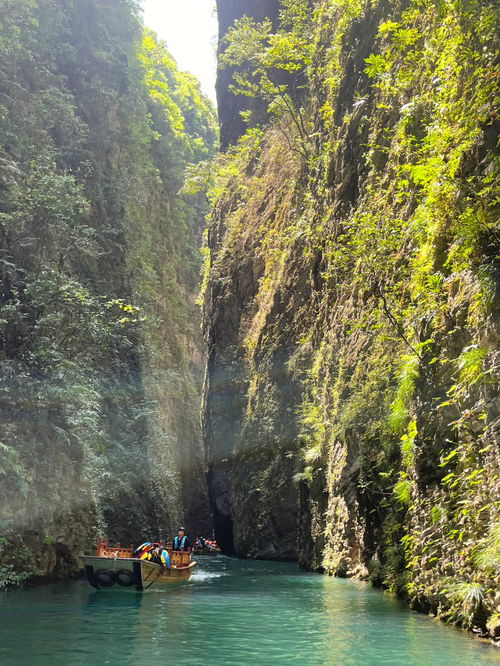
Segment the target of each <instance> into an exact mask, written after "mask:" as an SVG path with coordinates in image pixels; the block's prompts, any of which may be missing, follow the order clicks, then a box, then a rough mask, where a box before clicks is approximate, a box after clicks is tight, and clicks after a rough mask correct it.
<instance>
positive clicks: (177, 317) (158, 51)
mask: <svg viewBox="0 0 500 666" xmlns="http://www.w3.org/2000/svg"><path fill="white" fill-rule="evenodd" d="M0 13H1V16H2V20H1V25H0V52H1V57H0V63H1V64H0V193H1V198H0V272H1V291H0V331H1V333H0V338H1V343H0V344H1V347H0V410H1V413H2V418H1V423H0V587H1V586H2V585H8V584H15V583H18V582H20V581H22V580H25V579H26V578H32V577H34V576H46V575H54V574H55V575H67V574H69V573H73V572H75V571H76V570H78V568H79V567H80V563H79V562H78V556H79V554H80V553H81V552H82V550H84V549H88V548H90V547H92V543H93V542H95V539H96V538H97V536H98V535H101V536H108V537H109V538H110V539H111V540H113V541H121V542H122V543H126V544H129V543H138V542H139V543H140V542H141V541H143V540H144V539H145V538H151V537H153V538H158V537H168V536H171V535H172V534H173V533H174V531H176V530H177V528H178V526H179V523H180V521H182V522H186V523H187V525H188V527H189V528H190V529H192V530H193V531H194V530H203V531H205V530H209V529H210V526H211V522H210V515H209V510H208V508H207V490H206V482H205V475H204V453H203V450H202V446H201V438H200V425H199V399H200V394H201V385H202V378H203V377H202V376H203V368H202V357H203V353H204V352H203V342H202V339H201V335H200V331H199V325H200V324H199V308H198V307H197V306H196V305H195V302H194V301H195V299H196V293H197V289H198V276H199V269H200V263H201V260H200V256H199V245H200V243H201V230H202V227H203V223H204V216H205V214H206V211H207V207H206V203H205V202H204V200H203V199H202V198H201V197H200V196H198V195H197V196H191V195H181V194H179V190H180V189H181V187H182V185H183V180H184V170H185V167H186V165H187V164H188V163H197V162H199V161H200V160H205V159H209V158H211V156H212V155H213V151H214V146H215V142H216V136H217V131H216V126H215V114H214V111H213V109H212V106H211V104H210V102H209V101H208V100H207V99H205V98H204V97H203V96H202V95H201V93H200V89H199V85H198V83H197V82H196V81H195V80H194V78H193V77H191V76H190V75H188V74H183V73H181V72H179V71H178V69H177V67H176V64H175V62H174V61H173V59H172V58H171V56H170V55H169V53H168V52H167V50H166V48H165V46H164V45H163V44H162V43H160V42H159V41H158V39H157V38H156V36H155V35H154V34H153V33H152V32H150V31H149V30H146V29H145V28H144V26H143V25H142V22H141V20H140V18H139V16H138V15H137V9H136V5H135V3H134V2H129V1H128V0H119V1H118V2H117V1H116V0H99V1H98V2H96V1H93V0H20V1H19V2H18V1H17V0H16V2H11V1H10V0H0Z"/></svg>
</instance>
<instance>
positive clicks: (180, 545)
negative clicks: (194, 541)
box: [172, 527, 191, 551]
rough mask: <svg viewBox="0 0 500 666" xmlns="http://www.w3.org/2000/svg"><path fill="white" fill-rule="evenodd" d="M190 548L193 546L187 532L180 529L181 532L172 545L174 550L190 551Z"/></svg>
mask: <svg viewBox="0 0 500 666" xmlns="http://www.w3.org/2000/svg"><path fill="white" fill-rule="evenodd" d="M190 546H191V544H190V542H189V537H188V536H187V534H186V530H185V529H184V528H183V527H180V528H179V532H178V534H177V536H176V537H175V538H174V541H173V543H172V548H173V549H174V550H185V551H189V548H190Z"/></svg>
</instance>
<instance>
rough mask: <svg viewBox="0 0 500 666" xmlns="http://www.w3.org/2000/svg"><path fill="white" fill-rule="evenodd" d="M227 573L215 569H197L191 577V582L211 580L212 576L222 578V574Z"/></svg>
mask: <svg viewBox="0 0 500 666" xmlns="http://www.w3.org/2000/svg"><path fill="white" fill-rule="evenodd" d="M226 575H227V574H225V573H223V572H215V571H195V572H194V573H193V574H192V576H191V579H190V582H200V581H204V580H210V579H211V578H221V577H222V576H226Z"/></svg>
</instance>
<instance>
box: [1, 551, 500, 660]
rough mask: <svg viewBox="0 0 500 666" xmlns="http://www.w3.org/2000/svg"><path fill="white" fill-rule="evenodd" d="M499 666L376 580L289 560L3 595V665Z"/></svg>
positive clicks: (488, 651) (207, 565)
mask: <svg viewBox="0 0 500 666" xmlns="http://www.w3.org/2000/svg"><path fill="white" fill-rule="evenodd" d="M169 662H174V663H177V664H181V665H182V666H206V665H207V663H217V664H222V665H228V666H229V665H231V666H233V665H236V664H238V665H240V664H241V665H242V666H247V665H248V666H252V665H253V664H256V665H257V664H258V665H259V666H267V665H268V664H269V665H271V664H272V665H273V666H276V665H282V664H283V665H288V664H301V665H302V666H304V665H306V666H307V665H311V666H312V665H314V664H318V665H319V664H322V665H327V666H330V665H335V666H350V665H351V664H356V665H363V666H365V665H366V666H378V665H379V664H380V665H382V664H383V665H384V666H385V665H390V664H401V665H402V664H405V665H409V666H411V665H412V664H415V665H418V666H425V665H427V664H429V665H431V664H432V666H449V664H451V663H454V662H456V663H458V664H461V665H464V666H467V665H468V664H474V666H479V665H480V664H491V663H497V664H500V654H499V653H497V652H496V651H495V650H494V649H493V648H489V647H487V646H484V645H480V644H478V643H477V642H474V641H473V640H472V639H471V638H469V637H467V636H466V635H464V634H462V633H460V632H456V631H453V630H451V629H450V628H447V627H444V626H442V625H440V624H436V623H435V622H433V621H432V620H430V619H429V618H426V617H424V616H420V615H417V614H415V613H411V612H410V611H408V610H407V609H406V608H405V607H404V606H403V605H402V604H400V603H399V602H398V601H395V600H393V599H391V598H390V597H388V596H386V595H384V594H382V593H380V592H378V591H375V590H372V589H371V588H370V587H369V586H367V585H364V584H359V583H354V582H352V581H345V580H344V581H343V580H337V579H331V578H326V577H323V576H315V575H311V574H303V573H300V572H298V571H297V570H296V569H295V568H294V566H293V565H290V564H283V563H265V562H244V561H241V560H236V559H231V558H224V557H216V558H213V559H212V558H204V559H203V560H202V561H201V568H200V569H199V570H198V571H197V572H196V573H195V575H194V576H193V578H192V580H191V581H190V582H189V583H188V584H186V585H184V586H182V587H178V588H175V589H171V590H167V591H165V590H162V589H160V590H159V591H154V588H152V590H151V591H149V592H147V593H145V594H140V593H136V592H132V591H121V590H120V591H114V590H106V591H93V590H91V589H90V588H88V587H87V585H86V583H84V582H83V581H82V582H76V583H62V584H59V585H52V586H45V587H42V588H36V589H32V590H24V591H22V592H16V593H14V594H10V595H0V663H1V664H2V666H11V664H12V666H14V664H15V666H18V665H19V664H25V663H30V664H33V665H34V666H45V665H47V666H49V665H50V666H63V665H64V666H80V665H82V666H83V665H85V666H88V665H89V664H96V666H100V665H101V664H108V663H109V664H114V663H120V665H121V666H126V665H128V664H130V665H132V664H133V665H134V666H143V665H144V666H146V665H148V666H149V665H150V664H151V663H155V664H165V663H169Z"/></svg>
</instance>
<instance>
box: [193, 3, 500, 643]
mask: <svg viewBox="0 0 500 666" xmlns="http://www.w3.org/2000/svg"><path fill="white" fill-rule="evenodd" d="M246 7H247V3H244V2H241V3H239V12H240V13H243V12H244V11H245V10H246ZM270 7H271V14H272V16H273V18H274V17H275V16H276V13H275V7H274V5H272V6H270ZM282 7H283V8H285V9H286V10H287V11H288V12H292V18H291V19H290V18H289V19H287V21H288V22H285V21H284V20H283V17H282V22H281V25H280V26H278V28H276V27H275V32H274V33H273V34H266V35H265V36H264V37H262V33H263V31H262V30H261V31H260V33H258V31H257V30H255V31H253V32H252V31H251V30H247V33H246V34H245V35H244V37H245V39H247V40H248V39H250V37H252V36H253V37H255V39H259V40H261V41H260V42H259V48H260V49H261V51H259V52H263V49H265V48H267V49H268V51H267V55H266V56H265V57H264V58H263V59H262V60H261V61H260V62H261V63H264V65H259V66H260V67H261V69H260V70H259V72H260V73H257V74H255V72H254V74H253V75H252V76H253V78H252V80H251V81H252V84H254V88H253V89H254V91H255V95H256V96H257V97H258V98H259V95H260V101H261V103H264V102H265V103H266V104H268V108H269V109H270V118H269V120H268V122H267V123H266V124H265V125H263V126H261V128H260V129H259V128H257V129H255V128H254V129H250V130H249V131H248V132H247V133H246V134H245V136H243V137H242V138H241V139H240V140H239V142H238V143H237V145H236V146H235V147H233V148H230V149H229V151H228V153H227V154H226V155H224V156H222V157H221V158H220V160H219V168H218V181H217V183H216V186H215V188H214V191H215V192H216V194H218V199H217V202H216V204H215V207H214V212H213V219H212V224H211V228H210V234H209V249H210V266H209V273H208V281H207V289H206V303H205V334H206V339H207V343H208V366H207V378H206V391H205V422H204V436H205V443H206V449H207V452H208V457H209V477H208V482H209V493H210V496H211V501H212V507H213V510H214V519H215V526H216V532H217V537H218V538H219V539H220V540H221V542H222V543H223V544H224V545H225V546H226V548H232V547H234V550H235V552H236V553H238V554H240V555H244V556H251V557H267V558H273V557H275V558H293V557H298V559H299V561H300V563H301V565H302V566H304V567H306V568H310V569H313V570H322V571H325V572H327V573H332V574H337V575H343V576H357V577H360V578H368V577H370V578H371V580H372V581H373V582H374V583H375V584H378V585H384V586H387V587H389V588H391V589H392V590H394V591H395V592H397V593H398V594H400V595H402V596H405V597H406V598H407V599H408V600H409V601H410V603H412V605H414V606H415V607H417V608H420V609H425V610H433V611H435V612H438V611H439V613H440V614H441V615H442V616H444V617H447V618H448V619H451V620H453V621H456V622H459V623H461V624H463V625H465V626H468V627H472V626H476V627H479V630H480V631H486V625H487V618H488V617H493V619H490V623H489V625H488V627H489V631H490V632H491V634H494V633H495V632H496V631H497V628H496V627H497V621H496V620H495V616H494V612H495V604H496V603H497V600H495V594H496V592H495V590H496V589H497V585H498V566H499V562H498V538H499V527H498V509H497V507H498V504H497V503H498V500H499V499H500V498H499V485H500V484H499V476H498V472H499V465H498V455H499V451H498V428H499V420H498V417H499V403H498V395H497V393H496V389H497V384H496V382H497V374H496V372H497V369H498V352H497V346H498V303H499V299H498V264H497V256H498V239H499V230H498V226H497V222H496V221H497V219H498V210H497V209H496V208H495V206H496V204H495V198H494V196H493V187H494V182H495V178H496V175H497V172H496V171H495V164H496V161H495V160H496V159H497V157H498V156H497V154H496V152H495V151H496V129H497V126H496V124H495V109H496V107H495V86H496V76H495V73H494V71H495V53H496V41H495V39H496V37H495V12H494V8H493V5H492V4H490V3H488V2H486V3H484V2H471V3H462V2H458V3H431V2H416V1H415V2H403V3H388V2H383V1H382V2H377V3H371V2H350V1H349V2H338V1H337V0H319V1H317V2H314V3H309V2H305V0H304V2H300V1H297V2H295V3H293V2H283V3H282ZM293 12H295V15H293ZM299 13H300V16H299ZM298 16H299V18H297V17H298ZM288 17H290V13H289V14H288ZM227 23H228V21H227V20H225V22H224V23H223V30H224V28H225V27H226V25H227ZM248 25H250V26H252V24H247V28H248ZM253 25H255V24H253ZM297 26H298V27H297ZM276 31H278V32H279V35H278V37H276ZM249 35H250V36H249ZM266 40H267V41H266ZM286 40H288V41H286ZM240 41H241V43H244V40H243V38H241V37H240ZM235 43H237V42H235ZM283 43H286V44H287V45H290V44H293V46H294V48H295V50H291V49H290V48H289V50H288V53H289V54H290V55H289V57H290V58H291V60H292V64H293V67H295V64H296V63H297V62H300V63H301V65H302V67H303V69H302V72H301V74H302V75H303V76H304V77H305V79H306V88H305V91H304V93H303V94H302V97H301V98H300V99H297V97H294V96H293V95H292V93H291V92H290V90H289V89H288V90H286V89H283V88H279V87H278V86H276V85H275V86H274V88H273V83H272V74H271V75H269V74H267V73H265V74H262V71H264V70H265V67H268V68H269V67H270V68H271V70H267V71H271V72H272V68H273V67H274V68H275V69H276V68H279V67H282V68H285V67H286V62H285V63H284V64H283V55H282V51H278V48H277V46H276V45H280V44H283ZM300 49H302V51H301V52H300V53H299V51H300ZM252 57H253V56H252ZM266 57H267V60H266V59H265V58H266ZM273 58H274V60H273ZM280 58H281V60H280ZM252 62H255V58H254V60H253V61H252ZM293 67H289V68H288V70H287V71H290V70H292V69H293ZM259 76H260V79H259ZM265 76H267V77H268V78H267V79H265V78H264V77H265ZM262 81H263V82H264V83H262ZM259 84H260V86H261V87H260V88H259ZM226 88H227V84H226V83H225V82H224V80H223V79H221V82H220V90H219V105H220V107H221V112H222V114H223V118H224V117H225V116H224V114H227V113H229V111H228V109H231V108H233V107H232V104H233V102H231V101H230V97H229V96H228V95H227V94H226V93H225V92H224V91H225V89H226ZM269 91H271V92H269ZM273 94H274V95H275V97H274V98H273V97H272V95H273ZM286 95H288V97H286V100H287V104H286V105H285V104H283V105H281V106H280V104H279V103H280V100H281V99H284V98H285V96H286ZM224 123H225V125H226V127H228V126H229V123H230V120H228V119H225V120H224V119H223V126H224ZM230 134H231V133H230ZM232 138H234V137H232Z"/></svg>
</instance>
